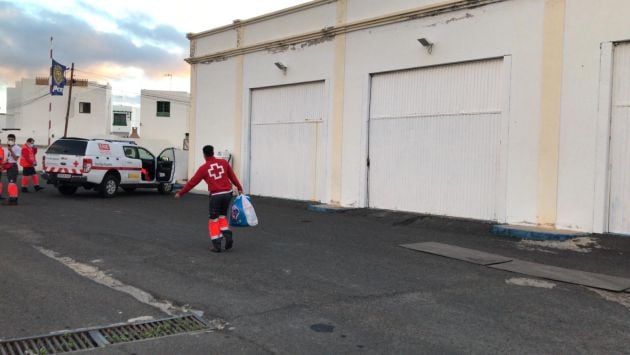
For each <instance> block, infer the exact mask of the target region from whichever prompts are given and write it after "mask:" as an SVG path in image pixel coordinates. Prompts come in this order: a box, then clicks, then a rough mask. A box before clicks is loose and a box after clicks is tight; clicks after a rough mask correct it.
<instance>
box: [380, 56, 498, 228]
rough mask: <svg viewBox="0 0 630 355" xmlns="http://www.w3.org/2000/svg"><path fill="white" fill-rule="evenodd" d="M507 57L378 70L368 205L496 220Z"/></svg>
mask: <svg viewBox="0 0 630 355" xmlns="http://www.w3.org/2000/svg"><path fill="white" fill-rule="evenodd" d="M502 64H503V60H502V59H493V60H484V61H477V62H469V63H462V64H452V65H444V66H438V67H430V68H422V69H416V70H408V71H401V72H394V73H384V74H377V75H374V76H373V77H372V85H371V86H372V87H371V99H370V127H369V132H370V134H369V164H370V167H369V176H368V179H369V182H368V186H369V188H368V189H369V191H368V195H369V204H370V207H376V208H384V209H393V210H404V211H413V212H421V213H429V214H436V215H448V216H457V217H467V218H475V219H483V220H496V219H497V211H496V209H497V206H496V205H497V202H496V201H497V198H496V196H497V194H498V193H502V192H501V191H498V189H499V188H498V186H501V185H502V184H499V183H498V181H497V180H498V175H499V174H498V173H499V170H500V166H499V165H500V162H501V154H500V147H499V145H500V139H501V132H502V127H504V126H503V125H502V121H501V120H502V109H501V108H502V106H503V102H504V98H505V95H506V94H505V93H504V90H505V86H504V81H503V78H502V77H503V74H502V73H503V68H502Z"/></svg>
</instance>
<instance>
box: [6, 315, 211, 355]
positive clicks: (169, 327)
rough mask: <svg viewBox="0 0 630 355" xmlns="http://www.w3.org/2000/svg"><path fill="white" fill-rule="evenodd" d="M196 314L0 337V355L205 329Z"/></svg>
mask: <svg viewBox="0 0 630 355" xmlns="http://www.w3.org/2000/svg"><path fill="white" fill-rule="evenodd" d="M208 328H209V326H208V323H206V321H204V320H203V319H202V318H200V317H198V316H196V315H184V316H178V317H172V318H165V319H158V320H152V321H147V322H137V323H125V324H116V325H111V326H107V327H99V328H90V329H79V330H75V331H67V332H59V333H54V334H50V335H42V336H37V337H30V338H20V339H10V340H0V355H36V354H37V355H45V354H46V355H47V354H58V353H64V352H71V351H79V350H88V349H94V348H98V347H103V346H106V345H109V344H118V343H126V342H131V341H138V340H144V339H151V338H159V337H164V336H169V335H175V334H181V333H188V332H194V331H199V330H204V329H208Z"/></svg>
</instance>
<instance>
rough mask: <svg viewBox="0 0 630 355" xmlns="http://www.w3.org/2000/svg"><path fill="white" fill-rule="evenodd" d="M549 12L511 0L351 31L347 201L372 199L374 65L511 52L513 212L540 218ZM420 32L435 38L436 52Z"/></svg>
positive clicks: (510, 215)
mask: <svg viewBox="0 0 630 355" xmlns="http://www.w3.org/2000/svg"><path fill="white" fill-rule="evenodd" d="M349 16H350V17H352V15H351V12H349ZM542 16H543V6H542V2H541V1H509V2H504V3H499V4H495V5H491V6H487V7H481V8H476V9H468V10H463V11H458V12H449V13H446V14H443V15H439V16H434V17H429V18H424V19H419V20H415V21H408V22H403V23H399V24H395V25H389V26H383V27H378V28H373V29H371V30H369V31H359V32H354V33H351V34H349V35H348V38H347V43H348V44H347V46H348V48H347V51H346V56H347V57H346V58H347V63H352V64H348V65H346V79H345V82H346V89H345V95H344V96H345V109H344V115H343V116H344V125H343V126H344V130H343V134H344V140H343V142H344V144H343V162H344V164H343V180H342V191H343V195H342V201H341V202H342V204H344V205H350V206H365V201H366V196H365V192H366V191H367V188H366V182H365V181H366V179H365V176H366V167H365V161H366V158H367V157H366V144H367V142H366V137H367V134H366V122H365V120H366V117H367V112H366V111H367V102H368V97H369V75H370V73H379V72H386V71H392V70H400V69H406V68H417V67H426V66H433V65H440V64H445V63H457V62H463V61H470V60H476V59H484V58H494V57H504V56H510V57H511V66H512V68H511V84H510V88H509V97H510V103H509V116H507V117H506V119H509V138H508V139H509V145H508V153H507V154H508V166H509V169H508V174H507V197H506V198H507V210H506V211H505V215H506V221H508V222H521V221H532V220H535V214H536V201H535V195H536V193H535V191H536V166H537V160H536V152H537V149H538V148H537V143H538V142H537V140H536V135H537V131H538V117H539V112H540V103H539V99H540V96H539V94H538V93H539V88H540V72H539V70H532V68H540V67H541V48H542V43H541V37H542V36H541V29H540V25H539V24H540V23H541V22H542ZM454 18H457V19H458V20H452V19H454ZM419 37H425V38H427V39H429V40H431V41H432V42H433V43H434V47H433V51H432V54H430V55H429V54H428V53H427V51H425V50H424V48H423V47H422V46H420V45H419V44H418V42H417V38H419ZM394 39H395V40H394Z"/></svg>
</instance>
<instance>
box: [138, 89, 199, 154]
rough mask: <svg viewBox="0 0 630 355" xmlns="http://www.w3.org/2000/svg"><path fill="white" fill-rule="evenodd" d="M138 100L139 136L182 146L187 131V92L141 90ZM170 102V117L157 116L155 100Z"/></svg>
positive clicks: (188, 97)
mask: <svg viewBox="0 0 630 355" xmlns="http://www.w3.org/2000/svg"><path fill="white" fill-rule="evenodd" d="M140 96H141V100H140V112H141V113H140V115H141V119H140V128H141V131H140V137H141V138H147V139H162V140H166V141H168V142H169V143H170V145H171V146H173V147H178V148H182V142H183V141H184V138H185V135H186V133H187V132H189V128H188V113H189V111H190V96H189V94H188V93H187V92H179V91H157V90H142V91H141V95H140ZM158 101H168V102H170V103H171V104H170V108H171V115H170V117H160V116H157V102H158Z"/></svg>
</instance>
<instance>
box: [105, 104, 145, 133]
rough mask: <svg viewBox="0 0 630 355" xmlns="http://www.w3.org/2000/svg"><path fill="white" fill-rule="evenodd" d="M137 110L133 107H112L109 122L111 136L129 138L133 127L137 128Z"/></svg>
mask: <svg viewBox="0 0 630 355" xmlns="http://www.w3.org/2000/svg"><path fill="white" fill-rule="evenodd" d="M138 111H139V109H138V108H137V107H133V106H126V105H114V106H113V112H112V121H111V130H110V132H111V134H112V135H115V136H120V137H129V136H130V135H131V130H132V128H133V127H138V124H137V123H136V122H137V121H139V116H140V114H139V112H138ZM134 123H135V124H134Z"/></svg>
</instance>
